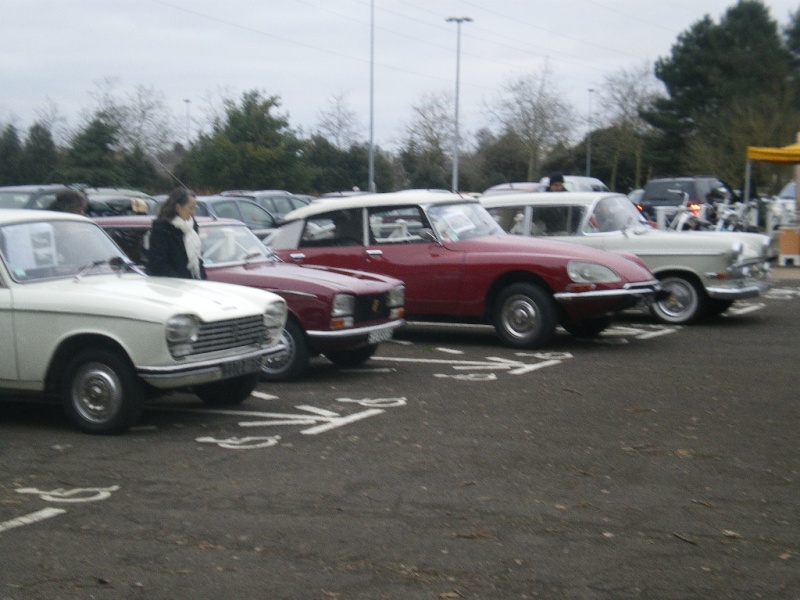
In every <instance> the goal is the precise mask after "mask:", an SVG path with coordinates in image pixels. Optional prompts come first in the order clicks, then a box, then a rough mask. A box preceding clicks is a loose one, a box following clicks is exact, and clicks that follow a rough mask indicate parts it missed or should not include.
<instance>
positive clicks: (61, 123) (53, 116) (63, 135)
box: [35, 98, 72, 147]
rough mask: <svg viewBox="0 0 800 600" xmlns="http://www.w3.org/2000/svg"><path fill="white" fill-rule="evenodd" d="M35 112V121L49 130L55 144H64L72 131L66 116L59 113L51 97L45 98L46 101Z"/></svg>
mask: <svg viewBox="0 0 800 600" xmlns="http://www.w3.org/2000/svg"><path fill="white" fill-rule="evenodd" d="M35 112H36V122H37V123H40V124H41V125H43V126H44V127H45V128H47V129H48V130H49V131H50V135H51V136H53V141H54V142H55V144H56V146H58V147H64V146H66V145H67V142H68V141H69V138H70V137H71V135H72V133H71V132H70V130H69V127H68V125H67V118H66V117H65V116H64V115H63V114H62V113H61V111H60V110H59V108H58V105H57V104H56V103H55V102H54V101H53V100H52V99H51V98H47V103H46V104H45V105H44V106H43V107H41V108H38V109H36V111H35Z"/></svg>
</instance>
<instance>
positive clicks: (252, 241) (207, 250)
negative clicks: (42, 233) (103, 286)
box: [95, 217, 405, 381]
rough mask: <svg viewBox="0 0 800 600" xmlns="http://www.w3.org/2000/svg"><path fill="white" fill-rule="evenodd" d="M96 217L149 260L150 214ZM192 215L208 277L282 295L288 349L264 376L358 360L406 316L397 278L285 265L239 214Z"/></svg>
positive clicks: (126, 247)
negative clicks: (316, 359) (316, 363)
mask: <svg viewBox="0 0 800 600" xmlns="http://www.w3.org/2000/svg"><path fill="white" fill-rule="evenodd" d="M95 220H96V221H97V223H98V224H99V225H100V226H101V227H103V229H105V230H106V232H108V234H109V235H110V236H111V237H112V239H114V241H115V242H116V243H117V245H118V246H120V248H122V250H123V251H124V252H125V253H126V254H127V255H128V257H129V258H130V259H131V260H132V261H133V262H135V263H137V264H140V265H145V264H146V263H147V247H148V243H147V242H148V237H149V232H150V226H151V224H152V217H103V218H97V219H95ZM197 222H198V225H199V226H200V239H201V240H202V242H203V260H204V263H205V267H206V273H207V275H208V279H209V280H211V281H222V282H225V283H235V284H239V285H245V286H250V287H257V288H261V289H264V290H268V291H270V292H274V293H276V294H278V295H280V296H281V297H283V298H284V299H285V300H286V303H287V305H288V308H289V315H288V318H287V320H286V327H285V329H284V331H283V339H282V342H283V343H284V344H285V345H286V348H287V351H286V352H285V353H283V354H281V355H279V356H276V357H271V358H270V359H269V360H268V361H266V362H265V363H263V364H262V369H261V370H262V378H263V379H266V380H269V381H286V380H291V379H296V378H298V377H300V376H301V375H303V374H304V373H305V372H306V370H307V369H308V366H309V359H310V357H311V356H315V355H319V354H322V355H324V356H325V357H326V358H328V360H330V361H331V362H333V363H334V364H337V365H339V366H343V367H348V366H356V365H359V364H361V363H363V362H364V361H366V360H368V359H369V358H370V357H371V356H372V355H373V354H374V352H375V349H376V348H377V346H378V344H379V343H380V342H383V341H386V340H388V339H391V337H392V335H393V333H394V330H395V329H397V328H398V327H400V326H402V325H403V324H404V323H405V321H404V320H403V315H404V306H403V305H404V293H405V290H404V286H403V283H402V282H401V281H398V280H397V279H394V278H392V277H387V276H383V275H378V274H374V273H364V272H357V271H352V270H347V269H337V268H327V267H301V266H298V265H295V264H286V263H284V262H282V261H281V260H280V259H279V258H278V257H276V256H275V254H273V253H272V252H271V251H270V250H269V249H268V248H266V247H265V246H264V244H263V243H261V241H260V240H259V239H258V238H257V237H256V236H255V235H254V234H253V232H252V231H251V230H250V229H248V228H247V226H246V225H244V224H243V223H241V222H239V221H235V220H231V219H210V218H203V217H198V218H197Z"/></svg>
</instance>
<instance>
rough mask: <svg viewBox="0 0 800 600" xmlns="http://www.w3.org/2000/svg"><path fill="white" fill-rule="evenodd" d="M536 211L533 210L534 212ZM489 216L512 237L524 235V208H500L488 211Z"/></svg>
mask: <svg viewBox="0 0 800 600" xmlns="http://www.w3.org/2000/svg"><path fill="white" fill-rule="evenodd" d="M535 210H536V209H534V211H535ZM489 214H490V215H492V218H493V219H494V220H495V221H497V224H498V225H500V227H502V228H503V231H505V232H507V233H511V234H513V235H524V234H525V208H524V207H522V206H502V207H497V208H491V209H489Z"/></svg>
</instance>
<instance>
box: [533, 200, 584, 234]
mask: <svg viewBox="0 0 800 600" xmlns="http://www.w3.org/2000/svg"><path fill="white" fill-rule="evenodd" d="M581 209H582V207H580V206H534V207H533V212H532V214H531V235H574V234H575V233H577V231H578V224H579V223H580V220H581V214H582V210H581Z"/></svg>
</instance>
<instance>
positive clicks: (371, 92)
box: [367, 0, 376, 194]
mask: <svg viewBox="0 0 800 600" xmlns="http://www.w3.org/2000/svg"><path fill="white" fill-rule="evenodd" d="M369 22H370V28H369V164H368V169H367V170H368V174H367V177H368V179H369V181H368V182H367V187H368V188H369V191H370V192H372V193H373V194H374V193H375V192H376V187H375V0H372V2H371V3H370V7H369Z"/></svg>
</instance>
